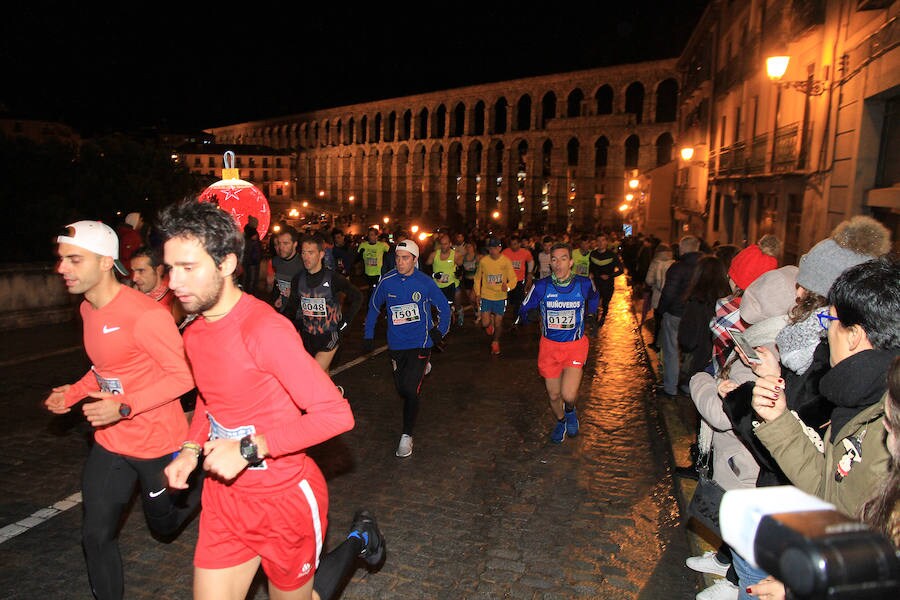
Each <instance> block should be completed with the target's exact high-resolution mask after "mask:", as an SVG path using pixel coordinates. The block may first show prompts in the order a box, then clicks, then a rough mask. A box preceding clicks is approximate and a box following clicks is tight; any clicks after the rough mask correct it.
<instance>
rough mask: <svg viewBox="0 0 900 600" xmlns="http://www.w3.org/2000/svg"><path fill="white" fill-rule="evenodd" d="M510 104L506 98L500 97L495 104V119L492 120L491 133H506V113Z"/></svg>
mask: <svg viewBox="0 0 900 600" xmlns="http://www.w3.org/2000/svg"><path fill="white" fill-rule="evenodd" d="M508 107H509V103H508V102H507V101H506V98H505V97H503V96H500V97H499V98H497V101H496V102H494V118H493V119H492V120H491V125H492V128H491V133H494V134H498V135H502V134H504V133H506V113H507V108H508Z"/></svg>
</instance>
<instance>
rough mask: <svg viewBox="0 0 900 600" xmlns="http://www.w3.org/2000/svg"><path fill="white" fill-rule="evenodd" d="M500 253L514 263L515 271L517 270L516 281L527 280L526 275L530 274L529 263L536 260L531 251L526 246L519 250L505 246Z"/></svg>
mask: <svg viewBox="0 0 900 600" xmlns="http://www.w3.org/2000/svg"><path fill="white" fill-rule="evenodd" d="M500 254H502V255H503V256H505V257H506V258H508V259H509V261H510V262H511V263H512V266H513V271H515V272H516V281H525V276H526V275H527V274H528V263H530V262H532V261H533V260H534V257H533V256H532V255H531V252H529V251H528V250H526V249H525V248H519V249H518V250H513V249H512V248H504V249H503V252H501V253H500Z"/></svg>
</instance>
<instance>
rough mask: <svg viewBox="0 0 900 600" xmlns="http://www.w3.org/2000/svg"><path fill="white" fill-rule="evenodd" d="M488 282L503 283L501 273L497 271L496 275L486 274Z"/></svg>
mask: <svg viewBox="0 0 900 600" xmlns="http://www.w3.org/2000/svg"><path fill="white" fill-rule="evenodd" d="M487 280H488V283H491V284H493V285H501V284H502V283H503V274H502V273H498V274H497V275H488V276H487Z"/></svg>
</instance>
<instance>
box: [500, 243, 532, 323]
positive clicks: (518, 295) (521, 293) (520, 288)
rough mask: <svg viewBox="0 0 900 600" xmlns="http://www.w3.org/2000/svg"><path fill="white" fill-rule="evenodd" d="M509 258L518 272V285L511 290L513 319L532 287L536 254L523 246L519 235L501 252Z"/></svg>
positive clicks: (510, 299) (510, 304)
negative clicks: (526, 293)
mask: <svg viewBox="0 0 900 600" xmlns="http://www.w3.org/2000/svg"><path fill="white" fill-rule="evenodd" d="M501 254H503V255H504V256H506V257H507V258H509V260H510V262H512V264H513V271H515V272H516V286H515V287H514V288H512V289H511V290H509V306H510V308H511V309H512V314H513V319H515V318H516V315H517V314H518V313H519V307H520V306H522V302H523V301H524V300H525V291H526V290H528V289H529V288H530V287H531V279H532V277H533V275H532V274H533V273H534V255H532V254H531V251H530V250H528V249H527V248H523V247H522V239H521V238H520V237H519V236H518V235H515V234H514V235H512V236H511V237H510V238H509V247H508V248H504V249H503V252H501Z"/></svg>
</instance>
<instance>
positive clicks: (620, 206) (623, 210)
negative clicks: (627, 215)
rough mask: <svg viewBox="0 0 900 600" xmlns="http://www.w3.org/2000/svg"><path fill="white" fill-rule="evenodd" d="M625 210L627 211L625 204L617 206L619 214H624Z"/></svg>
mask: <svg viewBox="0 0 900 600" xmlns="http://www.w3.org/2000/svg"><path fill="white" fill-rule="evenodd" d="M627 210H628V205H627V204H625V203H624V202H623V203H622V204H620V205H619V212H622V213H623V212H625V211H627Z"/></svg>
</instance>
